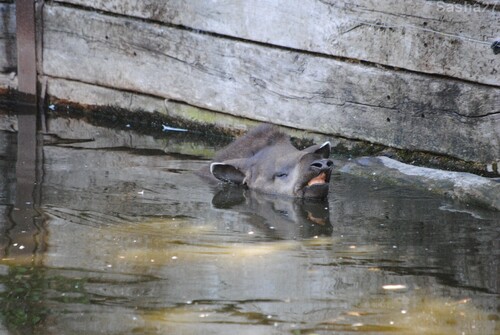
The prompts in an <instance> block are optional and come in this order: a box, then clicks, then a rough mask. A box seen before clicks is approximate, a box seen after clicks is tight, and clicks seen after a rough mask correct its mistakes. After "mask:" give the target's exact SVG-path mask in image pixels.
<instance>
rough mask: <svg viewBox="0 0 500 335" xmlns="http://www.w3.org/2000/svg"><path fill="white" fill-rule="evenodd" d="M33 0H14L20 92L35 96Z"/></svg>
mask: <svg viewBox="0 0 500 335" xmlns="http://www.w3.org/2000/svg"><path fill="white" fill-rule="evenodd" d="M35 32H36V29H35V1H34V0H16V40H17V78H18V90H19V92H21V93H25V94H28V95H32V96H34V97H36V94H37V73H36V40H35V37H36V34H35Z"/></svg>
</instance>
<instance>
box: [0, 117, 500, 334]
mask: <svg viewBox="0 0 500 335" xmlns="http://www.w3.org/2000/svg"><path fill="white" fill-rule="evenodd" d="M1 117H2V116H0V118H1ZM2 122H3V123H1V122H0V124H3V127H2V129H10V128H9V127H10V126H11V124H12V123H13V122H14V121H12V119H9V120H8V119H6V118H5V117H3V121H2ZM48 132H50V133H52V134H53V135H51V136H46V137H45V145H44V146H43V148H41V147H39V148H38V157H39V159H38V161H37V162H32V163H33V164H29V162H28V163H26V164H19V161H16V155H17V152H18V146H17V134H16V133H15V132H9V131H2V132H0V170H1V174H0V258H1V260H0V334H2V335H3V334H29V333H36V334H294V335H295V334H353V333H354V334H356V333H361V334H499V325H498V322H499V321H498V319H499V308H500V304H499V292H500V277H499V273H500V271H499V264H500V257H499V256H500V219H499V217H498V213H494V212H484V211H481V210H480V209H477V208H471V207H467V206H466V205H463V204H462V205H461V204H456V203H453V202H451V201H449V200H447V199H444V198H441V197H437V196H434V195H432V194H429V193H424V192H420V191H415V190H411V189H404V188H396V187H392V186H390V185H385V184H376V183H374V182H371V181H369V180H363V179H357V178H354V177H349V176H347V175H340V174H337V175H335V176H334V178H333V181H332V183H331V189H330V197H329V200H328V201H326V202H311V203H308V202H302V201H297V200H295V201H294V200H291V199H287V198H276V197H269V196H263V195H261V194H257V193H252V192H248V191H242V190H241V189H237V188H236V189H235V188H229V189H228V188H221V187H217V186H211V185H208V184H206V183H204V182H203V181H202V180H200V179H199V178H198V177H196V176H195V175H193V171H195V170H197V169H199V168H200V167H201V166H202V165H203V164H206V161H205V160H203V159H200V158H196V157H195V156H186V155H179V151H181V153H184V154H193V152H196V153H199V154H201V155H203V156H209V155H210V152H212V151H213V150H215V149H216V148H213V147H210V146H208V147H207V146H204V145H203V143H194V142H192V141H191V140H186V141H183V140H182V137H178V136H177V137H175V138H174V137H172V136H171V135H170V134H165V138H164V139H160V140H158V139H153V138H150V137H147V136H135V135H131V132H129V131H118V132H117V131H111V130H108V129H104V128H98V127H94V126H90V125H87V124H85V123H84V122H82V121H75V120H65V119H56V120H49V127H48ZM61 138H64V139H65V140H64V141H62V140H61ZM78 138H79V139H82V138H87V139H92V138H94V139H97V140H96V141H87V142H81V141H75V139H78ZM68 139H71V140H68ZM124 147H134V148H136V149H137V148H141V149H144V148H151V149H155V151H145V150H136V149H127V148H124ZM158 150H162V151H163V152H164V153H162V154H158V153H159V151H158ZM182 150H185V152H182ZM205 158H206V157H205ZM16 164H17V167H16Z"/></svg>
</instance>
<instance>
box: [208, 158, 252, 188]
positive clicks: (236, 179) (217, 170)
mask: <svg viewBox="0 0 500 335" xmlns="http://www.w3.org/2000/svg"><path fill="white" fill-rule="evenodd" d="M210 173H212V175H213V176H214V177H215V178H217V179H219V180H222V181H225V182H229V183H234V184H243V182H244V181H245V174H244V173H243V172H241V171H240V170H239V169H238V168H237V167H235V166H234V165H231V164H226V163H212V164H210Z"/></svg>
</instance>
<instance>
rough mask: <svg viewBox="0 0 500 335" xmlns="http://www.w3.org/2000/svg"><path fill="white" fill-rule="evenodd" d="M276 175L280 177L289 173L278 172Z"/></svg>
mask: <svg viewBox="0 0 500 335" xmlns="http://www.w3.org/2000/svg"><path fill="white" fill-rule="evenodd" d="M275 176H276V177H278V178H285V177H287V176H288V173H286V172H278V173H276V174H275Z"/></svg>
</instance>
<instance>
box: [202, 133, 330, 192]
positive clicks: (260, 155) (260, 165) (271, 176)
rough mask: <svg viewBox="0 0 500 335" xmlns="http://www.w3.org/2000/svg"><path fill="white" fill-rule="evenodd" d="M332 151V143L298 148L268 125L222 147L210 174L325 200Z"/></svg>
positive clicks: (262, 189)
mask: <svg viewBox="0 0 500 335" xmlns="http://www.w3.org/2000/svg"><path fill="white" fill-rule="evenodd" d="M330 150H331V149H330V142H325V143H323V144H321V145H313V146H310V147H308V148H306V149H304V150H298V149H296V148H295V147H294V146H293V145H292V144H291V142H290V138H289V137H288V136H287V135H285V134H283V133H281V132H280V131H279V130H278V129H277V127H275V126H272V125H268V124H264V125H261V126H258V127H256V128H255V129H253V130H251V131H250V132H248V133H247V134H246V135H245V136H243V137H241V138H239V139H237V140H236V141H235V142H233V143H232V144H230V145H229V146H227V147H226V148H225V149H223V150H221V151H220V152H219V153H218V154H217V155H216V156H215V158H214V160H213V162H212V163H211V164H210V173H211V175H212V176H213V177H215V178H217V179H218V180H221V181H223V182H229V183H234V184H239V185H244V186H246V187H248V188H249V189H253V190H257V191H260V192H264V193H268V194H281V195H286V196H291V197H298V198H315V199H323V198H326V197H327V195H328V183H329V182H330V176H331V172H332V167H333V161H332V160H331V159H329V157H330Z"/></svg>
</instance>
